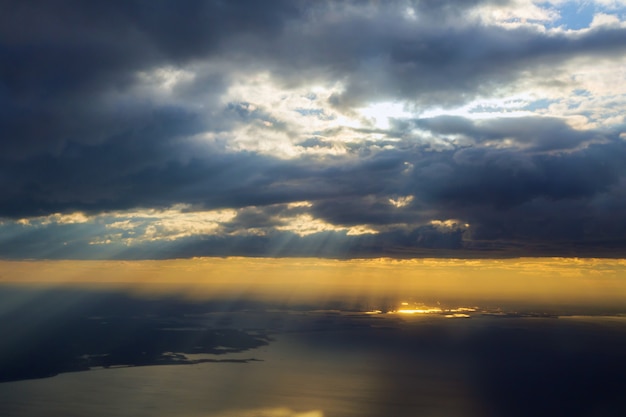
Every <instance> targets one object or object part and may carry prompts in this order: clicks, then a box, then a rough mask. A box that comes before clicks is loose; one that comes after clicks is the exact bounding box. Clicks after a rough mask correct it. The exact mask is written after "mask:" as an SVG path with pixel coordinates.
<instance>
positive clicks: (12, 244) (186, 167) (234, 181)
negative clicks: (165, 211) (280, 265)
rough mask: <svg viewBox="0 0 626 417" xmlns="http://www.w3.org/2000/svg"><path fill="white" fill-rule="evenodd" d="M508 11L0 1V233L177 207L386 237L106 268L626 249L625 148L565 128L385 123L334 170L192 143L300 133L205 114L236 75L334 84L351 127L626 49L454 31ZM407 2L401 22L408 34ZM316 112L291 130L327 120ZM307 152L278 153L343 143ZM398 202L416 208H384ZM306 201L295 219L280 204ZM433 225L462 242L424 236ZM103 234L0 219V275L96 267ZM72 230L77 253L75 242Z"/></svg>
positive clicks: (245, 111)
mask: <svg viewBox="0 0 626 417" xmlns="http://www.w3.org/2000/svg"><path fill="white" fill-rule="evenodd" d="M505 3H507V2H504V1H502V2H498V1H493V2H480V1H472V2H457V1H445V2H441V1H438V2H434V1H421V2H402V1H397V2H390V3H385V4H384V5H382V3H375V2H371V3H362V2H343V3H336V2H310V3H307V2H298V1H297V2H294V1H277V2H271V3H269V4H263V3H260V2H255V1H235V2H217V1H188V2H184V4H178V3H175V2H169V1H157V2H150V4H147V3H145V2H141V1H119V2H118V1H110V2H100V1H97V2H78V1H76V2H74V1H50V2H44V1H40V2H39V1H8V2H3V3H2V5H1V6H0V53H1V54H2V57H3V59H2V60H0V132H1V133H0V136H1V137H0V189H1V190H2V193H0V217H4V218H6V219H13V220H15V219H19V218H24V217H30V216H45V215H48V214H51V213H56V212H59V213H69V212H73V211H83V212H86V213H88V214H96V213H100V212H103V211H112V210H132V209H137V208H167V207H171V206H173V205H175V204H179V203H184V204H189V205H191V206H192V207H193V210H202V209H214V208H238V209H241V210H240V211H239V212H238V214H237V216H236V218H235V219H234V220H232V221H231V222H230V223H229V224H225V225H223V227H224V228H225V230H226V231H227V232H228V233H231V232H232V233H234V232H235V230H237V229H246V228H254V227H265V228H271V227H277V226H280V225H284V224H285V223H284V222H285V217H284V216H288V215H297V214H298V213H299V214H310V215H312V216H313V217H315V218H319V219H322V220H325V221H327V222H329V223H331V224H332V225H336V226H338V227H350V226H358V225H369V226H371V227H375V228H378V229H377V230H378V231H379V232H380V233H379V234H377V235H362V236H352V235H347V234H346V232H345V230H344V231H341V232H338V231H335V232H324V233H321V234H317V235H312V236H305V237H299V236H297V235H295V234H293V233H289V232H281V233H279V232H276V233H275V234H274V235H270V236H269V237H259V236H256V237H255V236H243V235H242V236H234V235H233V236H231V235H228V236H217V237H208V238H206V239H204V238H200V237H193V238H189V239H187V240H185V241H184V242H169V243H168V242H158V243H145V244H144V245H143V246H141V247H140V248H134V249H133V248H130V249H129V248H123V247H121V246H123V245H121V244H120V245H121V246H120V248H118V249H119V251H120V252H126V253H128V252H133V251H136V252H137V254H136V255H133V256H137V257H150V256H155V257H159V256H164V257H167V256H170V255H174V254H175V255H176V256H192V255H203V254H204V255H208V254H229V251H230V250H232V251H233V252H232V253H236V254H263V255H268V254H269V255H272V254H280V255H308V254H309V255H312V254H316V255H320V256H353V255H354V256H357V255H367V254H371V255H372V256H374V255H375V254H377V253H378V254H384V253H404V251H407V253H411V250H414V249H415V250H421V249H423V248H431V249H437V248H439V249H457V250H458V249H462V248H465V249H482V248H485V247H487V246H489V245H491V246H489V247H495V248H498V249H501V250H505V249H506V248H507V245H509V246H511V245H512V246H511V247H513V246H514V247H516V248H519V247H521V248H522V249H521V251H522V252H523V251H524V250H528V251H532V253H537V252H538V250H536V249H532V248H535V247H539V246H541V245H545V246H547V247H550V248H556V249H554V250H555V251H556V252H557V253H558V251H559V250H558V248H559V247H563V248H567V249H564V251H565V252H567V253H569V252H568V251H569V250H570V248H571V247H575V248H583V249H577V250H579V252H580V253H581V254H585V253H587V252H585V251H588V250H589V249H588V248H589V247H590V246H593V245H597V246H599V247H607V248H609V249H610V251H613V250H614V248H615V247H623V246H624V242H623V239H622V238H621V236H623V232H624V227H625V226H624V225H625V224H626V219H625V218H624V216H623V215H621V214H620V213H624V212H626V198H625V197H624V196H625V195H626V191H625V189H626V185H625V184H626V180H625V175H626V168H624V164H623V161H624V160H625V158H626V148H625V147H626V144H625V142H624V141H623V140H622V139H621V138H620V132H621V131H623V129H621V131H620V130H619V129H613V130H610V131H609V130H599V129H588V130H577V129H574V128H572V127H570V126H569V125H568V124H566V123H565V122H564V121H562V120H560V119H558V118H547V117H546V118H538V117H525V118H516V119H513V118H504V117H503V118H499V119H493V120H487V121H471V120H468V119H463V118H460V117H450V116H442V117H436V118H430V119H426V118H422V119H411V120H402V121H397V122H396V123H392V127H393V128H392V129H391V130H389V131H383V130H380V131H376V130H374V129H372V130H370V131H367V130H366V129H360V130H359V129H356V130H354V131H353V132H352V133H353V134H355V135H358V136H362V137H363V140H362V141H361V142H354V143H347V144H344V146H345V149H346V150H347V153H346V154H345V155H339V156H330V155H329V156H326V157H314V156H311V155H308V156H299V157H294V158H292V159H280V158H277V157H272V156H267V155H262V154H259V153H255V152H252V151H233V150H232V149H229V148H228V146H226V145H227V144H226V142H227V141H228V140H229V137H228V135H226V136H225V138H219V137H218V139H216V140H215V141H213V142H208V141H207V142H206V143H205V144H202V143H201V141H198V140H194V139H193V138H194V137H196V136H198V135H199V136H202V135H203V134H207V133H210V134H215V135H218V136H219V134H222V133H226V134H227V133H229V132H231V131H232V130H233V129H235V128H238V127H241V126H256V125H255V124H259V123H262V122H271V123H272V124H273V129H274V130H275V131H280V132H281V133H285V134H287V135H293V134H294V133H293V131H291V130H290V127H289V125H288V121H285V120H279V119H277V118H273V116H272V113H271V110H272V109H271V108H262V107H259V106H258V105H257V107H255V108H253V107H251V106H250V105H249V104H250V103H247V102H245V101H241V102H230V103H224V102H222V101H221V96H222V95H223V94H224V93H225V92H226V91H228V89H229V87H230V86H231V85H232V83H233V82H234V80H235V79H236V78H237V77H239V79H245V77H246V74H253V73H257V72H259V71H266V72H269V73H270V75H271V76H270V78H271V81H272V82H274V83H276V84H277V85H280V86H283V87H285V88H291V87H293V86H298V85H305V84H307V83H311V82H315V81H320V80H321V81H326V82H334V81H340V82H342V83H343V84H344V86H345V89H344V91H343V92H341V93H337V94H335V95H334V96H332V97H331V98H330V102H331V104H333V105H335V106H336V107H337V108H341V109H344V110H345V111H347V112H350V111H352V110H351V106H358V105H364V104H367V103H368V102H370V101H372V100H374V101H375V100H384V99H410V100H412V101H413V102H414V103H416V104H417V105H418V107H420V106H423V107H425V106H427V105H429V104H433V103H434V104H438V105H439V104H441V105H443V104H445V103H451V102H454V103H462V102H466V101H468V100H471V99H472V98H473V97H474V96H475V95H476V94H478V93H485V92H488V91H489V90H490V89H493V88H497V87H501V86H506V85H507V84H508V83H511V82H515V81H516V80H517V79H518V78H519V77H520V76H521V75H522V74H525V73H529V72H531V73H534V74H536V76H538V77H540V76H544V77H545V79H546V82H547V83H549V82H551V81H552V80H553V75H552V74H553V73H558V72H559V71H560V69H561V68H562V67H563V66H564V65H566V64H567V63H568V62H569V61H570V60H571V59H574V58H581V57H582V58H587V59H591V58H594V59H595V58H603V59H611V57H612V56H613V55H620V56H621V52H623V51H624V48H625V45H626V30H625V29H623V28H619V27H607V28H595V29H592V30H589V31H587V32H584V33H579V34H577V35H575V36H574V35H571V34H567V33H564V32H560V33H551V34H550V33H547V32H540V31H536V30H532V29H529V28H517V29H504V28H502V27H497V26H490V25H487V24H477V23H474V22H472V21H466V22H460V21H459V20H458V17H459V16H461V15H463V13H466V12H467V11H468V9H469V8H471V7H474V6H476V5H478V4H505ZM410 5H412V6H414V7H415V16H416V18H417V21H412V20H411V19H409V18H408V17H407V16H406V8H407V7H408V6H410ZM187 70H188V71H189V73H190V74H191V76H190V77H189V79H184V80H183V81H180V82H178V83H176V85H175V86H173V87H172V88H171V90H168V91H167V93H164V92H163V91H162V90H160V89H162V84H163V82H162V81H163V80H162V79H160V78H159V77H166V78H167V77H170V76H177V75H176V74H177V71H180V72H181V74H182V75H181V76H182V77H183V78H184V76H185V71H187ZM159 71H162V73H160V72H159ZM179 75H180V74H179ZM311 94H312V93H311ZM309 99H310V100H315V99H316V98H315V97H314V96H313V95H311V96H310V97H309ZM257 104H258V103H257ZM324 111H325V110H324V109H319V110H310V109H300V108H297V109H295V110H294V113H298V114H300V115H301V116H303V117H313V116H315V117H316V118H320V119H322V118H323V117H331V116H330V115H326V113H324ZM316 112H317V113H316ZM415 130H417V131H418V132H417V133H415V132H414V131H415ZM251 132H252V133H251V135H254V134H255V133H254V132H255V131H254V130H252V131H251ZM316 133H321V134H323V135H325V137H317V136H313V137H312V136H310V135H307V137H305V138H301V140H295V141H294V143H296V144H299V148H300V149H304V150H309V149H324V148H331V147H332V146H334V144H335V143H336V142H337V141H335V140H334V138H333V134H339V133H343V132H341V130H340V129H339V130H336V131H328V130H327V131H322V132H316ZM371 135H384V136H385V137H384V138H382V139H380V138H376V139H372V138H371ZM432 136H435V139H433V138H432ZM449 136H457V138H450V137H449ZM251 139H252V140H254V139H255V138H251ZM507 141H508V142H507ZM408 196H412V197H413V199H412V200H410V201H409V200H406V203H403V204H402V205H401V206H397V205H398V204H396V205H394V203H393V201H396V202H397V201H400V200H399V199H401V198H407V197H408ZM305 200H306V201H310V202H311V204H312V206H311V207H310V208H291V209H286V208H285V207H284V206H280V205H281V204H287V203H290V202H297V201H305ZM281 216H282V217H281ZM449 219H452V220H455V221H459V222H460V224H461V223H469V224H470V225H471V227H470V229H469V231H468V230H461V229H460V228H456V229H454V228H453V229H450V230H444V229H442V228H438V227H435V226H433V224H431V221H433V220H436V221H446V220H449ZM92 226H93V225H91V226H90V227H92ZM101 226H102V225H100V228H99V229H98V228H97V227H96V228H95V229H94V228H93V227H92V229H90V230H87V229H84V228H82V227H83V226H81V225H71V226H69V225H65V226H58V225H57V226H49V227H45V226H42V227H40V228H31V229H28V230H26V229H24V230H22V229H23V228H22V229H21V228H20V227H21V226H17V225H15V224H14V223H13V222H12V220H6V222H5V223H4V224H2V225H0V229H1V230H2V233H3V241H4V242H6V243H7V245H9V246H5V248H8V249H4V252H3V253H4V255H3V256H16V257H24V256H28V250H32V252H33V253H39V254H42V255H41V256H51V257H63V256H79V255H76V254H77V253H78V254H80V253H84V252H88V253H91V252H90V251H92V252H93V254H90V255H87V256H88V257H93V256H96V255H94V254H95V251H96V249H97V248H95V247H94V248H93V249H92V248H87V249H84V248H83V251H78V252H75V254H74V255H72V250H77V249H78V248H79V247H80V245H83V246H84V243H85V242H87V241H88V240H89V238H91V237H92V236H95V235H96V234H98V233H103V232H104V231H103V229H102V227H101ZM70 232H71V233H75V234H76V235H80V234H81V233H82V234H83V236H82V237H77V238H76V240H72V239H69V237H68V235H66V234H65V233H68V234H71V233H70ZM68 239H69V240H68ZM620 239H621V240H620ZM35 241H37V242H39V243H37V244H35V243H34V242H35ZM46 242H48V243H46ZM68 242H69V243H68ZM72 242H75V243H72ZM507 242H508V243H507ZM563 242H565V243H563ZM183 243H184V244H183ZM531 244H532V245H535V246H532V245H531ZM536 244H538V245H539V246H537V245H536ZM33 245H35V246H33ZM54 245H59V246H58V247H57V246H54ZM72 245H74V246H72ZM270 245H274V246H273V249H271V250H270V249H268V248H269V247H270ZM559 245H561V246H559ZM53 246H54V248H53ZM156 246H158V247H156ZM531 246H532V248H531ZM541 247H544V246H541ZM37 248H39V249H37ZM527 248H530V249H527ZM151 250H154V251H155V252H154V253H155V255H149V253H150V251H151ZM42 251H44V252H45V253H46V254H47V253H48V252H50V251H52V252H54V253H53V254H52V255H45V254H44V252H42ZM272 251H274V252H272ZM333 251H339V252H333ZM599 252H602V251H601V250H599ZM157 253H158V254H157ZM333 253H334V254H333ZM338 253H339V255H337V254H338ZM159 254H164V255H159ZM120 256H122V255H120ZM96 257H97V256H96Z"/></svg>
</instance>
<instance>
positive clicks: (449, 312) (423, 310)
mask: <svg viewBox="0 0 626 417" xmlns="http://www.w3.org/2000/svg"><path fill="white" fill-rule="evenodd" d="M437 304H439V303H437ZM477 310H478V308H477V307H455V308H444V307H442V306H441V305H438V306H437V307H434V306H427V305H425V304H421V303H409V302H402V303H400V307H399V308H397V309H395V310H392V311H390V312H389V313H390V314H408V315H411V314H426V315H427V314H436V315H443V316H444V317H446V318H470V317H471V316H470V315H469V314H468V313H473V312H476V311H477Z"/></svg>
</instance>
